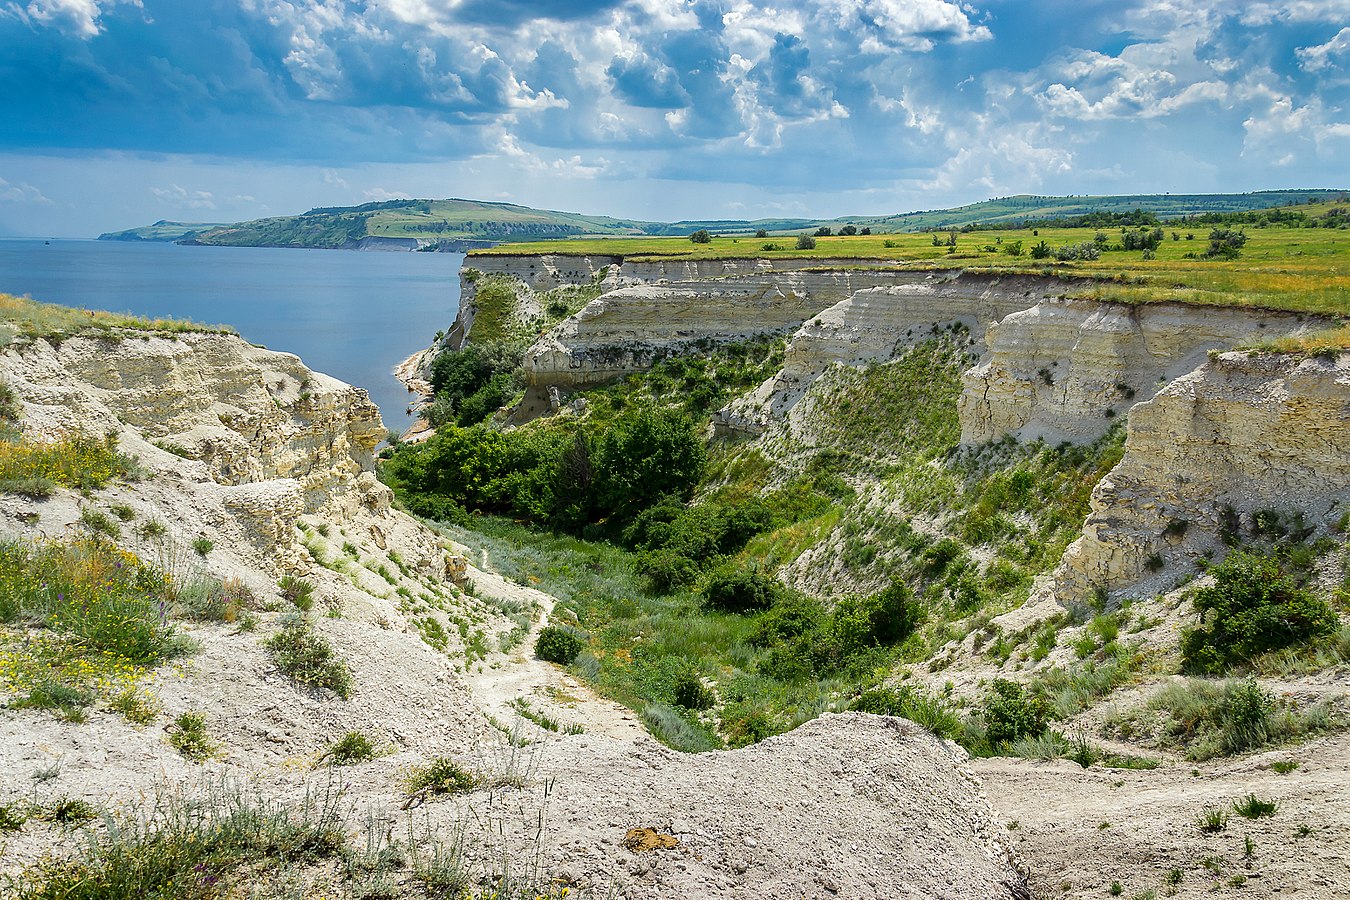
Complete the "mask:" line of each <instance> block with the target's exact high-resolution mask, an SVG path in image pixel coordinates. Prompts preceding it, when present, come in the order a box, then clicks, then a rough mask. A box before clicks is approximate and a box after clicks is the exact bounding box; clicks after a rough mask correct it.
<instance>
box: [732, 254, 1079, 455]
mask: <svg viewBox="0 0 1350 900" xmlns="http://www.w3.org/2000/svg"><path fill="white" fill-rule="evenodd" d="M881 277H882V278H884V280H885V282H886V283H885V284H884V285H881V286H873V287H861V288H859V289H858V290H855V291H854V292H853V293H852V294H850V295H849V296H848V297H846V298H845V299H843V300H841V301H839V302H838V303H836V304H834V305H833V306H831V307H830V308H828V309H825V310H823V311H822V312H820V314H818V315H816V316H815V317H814V318H812V319H811V320H810V321H808V322H806V324H804V325H802V327H801V328H799V329H798V330H797V331H796V332H795V333H794V334H793V335H792V337H791V339H790V340H789V341H788V345H787V352H786V355H785V358H784V364H783V369H782V371H781V372H780V373H779V374H777V375H776V376H774V377H773V378H771V379H769V380H768V381H766V382H764V384H762V385H760V386H759V387H758V388H756V389H755V390H754V391H752V392H751V393H749V394H747V395H745V396H743V397H739V398H737V399H736V400H734V401H733V402H732V403H731V404H729V405H728V406H727V407H726V408H724V409H722V410H720V411H719V412H718V413H717V416H716V417H715V419H714V425H715V426H716V428H717V429H718V432H719V433H720V434H726V435H741V436H746V435H756V434H759V433H761V432H763V430H764V429H765V428H766V427H767V426H768V425H769V423H770V422H771V421H774V420H777V419H781V418H782V417H783V416H785V415H787V414H788V412H789V411H790V410H791V409H792V408H793V407H794V406H795V405H796V404H797V403H798V401H800V400H801V399H802V398H803V397H804V396H805V395H806V393H807V391H808V390H809V388H810V387H811V385H812V384H814V383H815V381H816V379H818V378H820V377H821V376H822V375H823V374H824V373H825V372H826V371H828V370H829V368H830V367H831V366H833V365H836V364H841V365H847V366H856V365H862V364H865V363H871V362H882V361H885V360H887V359H890V358H892V357H894V356H895V355H896V354H897V353H898V352H900V350H902V349H903V348H904V347H907V346H910V345H912V344H914V343H916V342H918V341H920V340H923V339H924V338H925V337H928V336H929V335H931V334H932V333H933V332H934V331H935V330H938V329H945V328H947V327H950V326H952V325H956V324H960V325H961V326H962V327H964V329H965V331H966V333H967V334H968V335H969V343H970V344H971V346H972V347H973V348H982V347H983V344H984V340H985V331H986V329H987V328H989V327H991V326H993V325H994V324H995V323H996V322H998V321H999V320H1000V319H1002V318H1003V317H1004V316H1006V315H1008V314H1009V313H1011V312H1015V311H1017V310H1021V309H1026V308H1027V307H1028V306H1031V305H1032V304H1034V303H1036V302H1037V301H1038V300H1039V299H1040V298H1042V297H1043V296H1045V295H1046V293H1047V291H1048V290H1049V289H1050V288H1051V287H1052V286H1054V287H1058V286H1059V282H1056V281H1051V280H1048V279H1041V278H1028V277H1016V276H1015V277H1009V278H998V277H989V276H982V275H969V274H962V273H959V272H932V273H905V274H902V273H887V274H885V275H883V276H881Z"/></svg>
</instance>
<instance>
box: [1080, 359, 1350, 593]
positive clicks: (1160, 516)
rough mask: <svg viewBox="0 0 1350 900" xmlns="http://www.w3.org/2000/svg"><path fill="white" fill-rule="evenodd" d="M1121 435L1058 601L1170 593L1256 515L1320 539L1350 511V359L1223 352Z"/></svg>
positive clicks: (1135, 414) (1142, 407) (1133, 416)
mask: <svg viewBox="0 0 1350 900" xmlns="http://www.w3.org/2000/svg"><path fill="white" fill-rule="evenodd" d="M1128 428H1129V430H1128V433H1127V437H1126V441H1125V455H1124V457H1123V458H1122V459H1121V461H1120V462H1119V463H1118V464H1117V465H1116V466H1115V468H1113V469H1112V470H1111V472H1110V473H1109V474H1108V475H1107V476H1106V477H1105V478H1104V479H1103V480H1102V481H1101V482H1100V483H1098V485H1097V487H1096V489H1095V490H1094V491H1093V494H1092V512H1091V514H1090V515H1089V516H1088V519H1087V523H1086V524H1085V526H1084V528H1083V535H1082V537H1080V538H1079V539H1078V540H1077V541H1076V542H1075V543H1074V544H1073V545H1071V546H1070V547H1069V550H1068V552H1067V553H1066V554H1065V556H1064V559H1063V561H1062V562H1061V564H1060V567H1059V569H1058V571H1057V572H1056V574H1055V584H1056V587H1057V591H1058V593H1059V594H1060V598H1061V600H1062V601H1063V600H1065V599H1072V598H1075V597H1080V596H1082V595H1083V594H1084V593H1086V592H1088V591H1091V590H1094V589H1097V588H1103V589H1106V590H1119V589H1122V588H1126V587H1130V588H1131V589H1132V593H1135V594H1138V593H1140V592H1147V591H1148V590H1150V589H1151V588H1153V587H1162V586H1164V585H1167V586H1170V582H1172V581H1175V569H1174V568H1173V564H1175V563H1177V562H1181V561H1188V560H1193V558H1194V557H1196V556H1198V555H1200V554H1202V553H1205V552H1208V551H1218V552H1222V548H1221V547H1220V546H1219V536H1220V534H1221V533H1222V532H1223V531H1224V530H1234V531H1236V532H1238V533H1242V532H1245V531H1247V530H1248V529H1249V528H1250V525H1251V523H1252V515H1253V513H1255V512H1257V511H1260V510H1274V511H1276V512H1279V513H1292V512H1295V511H1297V512H1298V513H1301V515H1302V516H1303V520H1304V522H1305V523H1306V524H1307V525H1310V526H1313V527H1315V528H1319V529H1326V528H1328V527H1330V526H1331V525H1332V524H1333V523H1336V522H1337V521H1338V520H1339V519H1340V518H1341V516H1342V515H1343V514H1344V513H1345V511H1346V509H1347V508H1348V507H1347V506H1346V504H1347V503H1350V355H1341V356H1340V357H1339V358H1337V359H1328V358H1317V357H1313V358H1300V357H1298V356H1292V355H1284V354H1276V353H1248V352H1242V351H1235V352H1229V353H1223V354H1220V355H1217V356H1215V357H1214V358H1213V359H1211V360H1209V361H1208V362H1206V363H1205V364H1204V365H1203V366H1201V367H1200V368H1198V369H1197V370H1195V371H1194V372H1191V373H1189V374H1187V375H1184V376H1182V377H1180V378H1178V379H1177V380H1175V381H1173V382H1172V383H1171V384H1169V385H1168V386H1167V387H1166V388H1164V389H1163V390H1161V391H1159V392H1158V393H1157V395H1156V396H1154V397H1153V399H1152V400H1150V401H1148V402H1146V403H1140V404H1138V405H1136V406H1135V407H1134V409H1133V410H1132V411H1131V413H1130V421H1129V426H1128ZM1155 581H1156V582H1157V584H1156V585H1154V584H1153V582H1155Z"/></svg>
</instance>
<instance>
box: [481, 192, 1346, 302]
mask: <svg viewBox="0 0 1350 900" xmlns="http://www.w3.org/2000/svg"><path fill="white" fill-rule="evenodd" d="M1327 205H1328V206H1330V204H1327ZM1305 209H1310V207H1305ZM1216 227H1217V228H1218V229H1220V230H1225V229H1228V230H1231V231H1238V230H1241V232H1242V234H1243V235H1244V236H1245V243H1244V244H1243V245H1242V246H1241V247H1240V248H1237V256H1236V257H1235V258H1224V257H1223V256H1221V255H1220V256H1215V257H1212V258H1206V254H1207V253H1208V252H1210V250H1211V245H1212V243H1213V242H1212V241H1211V231H1212V230H1213V229H1215V228H1216ZM1145 230H1146V231H1148V232H1149V233H1154V232H1155V231H1156V229H1154V228H1149V229H1145ZM1161 231H1162V238H1161V241H1160V242H1157V243H1156V246H1153V247H1152V248H1150V249H1131V250H1123V249H1116V248H1119V247H1121V246H1122V245H1123V244H1124V243H1125V238H1126V237H1127V234H1128V233H1133V235H1132V236H1131V239H1132V241H1133V240H1135V237H1134V235H1137V234H1138V233H1139V232H1140V229H1138V228H1129V229H1124V230H1122V229H1120V228H1114V229H1110V230H1099V229H1093V228H1051V227H1042V228H1040V229H1036V230H1032V229H1022V230H1009V229H989V230H976V231H968V232H962V231H955V232H931V233H924V234H899V233H896V234H873V235H857V236H848V237H844V236H837V235H835V236H829V237H824V236H822V237H817V238H816V239H815V242H816V246H815V247H814V248H813V249H807V250H798V249H795V244H796V236H795V235H788V236H783V235H771V236H769V237H767V238H755V237H747V236H744V235H741V236H718V237H714V238H713V239H712V241H711V242H710V243H707V244H694V243H691V242H690V241H689V239H688V238H589V239H580V240H568V241H540V242H533V243H523V244H502V245H500V246H498V247H494V248H492V249H491V250H486V251H475V252H474V253H473V254H472V255H471V258H481V257H484V256H493V255H509V254H530V255H545V254H566V255H583V254H584V255H599V256H605V255H609V256H618V257H623V258H625V259H627V260H630V261H646V260H660V259H736V258H768V259H778V258H784V259H800V258H806V259H821V260H832V261H837V260H857V261H858V265H860V266H861V265H867V266H872V265H876V264H878V263H879V262H882V263H885V264H886V265H894V266H898V267H901V268H906V269H964V270H969V271H977V272H980V271H982V272H991V273H1009V274H1013V273H1016V274H1035V275H1050V276H1058V277H1064V278H1066V279H1068V281H1066V284H1065V290H1064V293H1065V296H1070V297H1081V298H1090V299H1097V300H1110V301H1117V302H1124V303H1157V302H1166V301H1174V302H1182V303H1195V304H1204V305H1211V306H1252V307H1263V308H1269V309H1282V310H1291V311H1295V312H1306V313H1318V314H1324V315H1332V316H1341V315H1350V229H1345V228H1339V229H1338V228H1291V227H1283V226H1267V227H1257V226H1250V225H1249V226H1226V225H1220V226H1211V225H1208V224H1205V225H1200V224H1183V223H1163V224H1162V225H1161ZM1103 238H1104V240H1103ZM952 240H954V241H955V243H954V244H951V243H949V242H950V241H952ZM1038 247H1043V249H1041V250H1040V251H1039V252H1041V253H1046V252H1048V253H1049V255H1046V256H1042V257H1040V258H1037V257H1036V256H1035V255H1034V254H1035V253H1036V252H1038V251H1037V248H1038ZM1075 247H1077V248H1082V247H1095V248H1097V253H1096V254H1095V258H1094V254H1093V253H1092V252H1091V251H1088V252H1087V253H1084V254H1081V255H1080V256H1079V258H1076V259H1059V258H1057V252H1058V253H1060V254H1064V253H1066V252H1068V253H1071V252H1072V249H1071V248H1075ZM470 265H472V262H470ZM1080 279H1081V280H1080Z"/></svg>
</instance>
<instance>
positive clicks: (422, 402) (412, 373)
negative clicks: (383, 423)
mask: <svg viewBox="0 0 1350 900" xmlns="http://www.w3.org/2000/svg"><path fill="white" fill-rule="evenodd" d="M433 350H434V348H431V347H428V348H426V349H424V350H418V351H417V352H416V353H414V354H413V355H412V356H409V357H408V358H407V359H405V360H403V361H402V362H401V363H399V364H398V365H396V366H394V377H395V378H397V379H398V380H399V381H401V382H402V383H403V386H404V387H406V388H407V389H408V393H410V394H416V395H417V396H416V398H415V399H413V400H410V401H409V402H408V410H409V411H410V412H411V413H412V414H413V415H415V416H416V419H414V420H413V423H412V424H411V425H409V426H408V428H407V429H406V430H405V431H404V432H403V434H402V435H400V436H399V440H400V441H403V442H413V443H416V442H418V441H424V440H426V439H427V438H429V437H431V436H432V435H433V434H435V433H436V430H435V429H434V428H432V427H431V423H430V422H428V421H427V420H426V419H425V418H423V417H422V416H421V415H420V412H421V410H423V409H425V408H426V407H427V406H428V405H429V404H430V403H431V401H432V400H433V399H434V398H433V391H432V388H431V382H429V381H427V380H426V379H424V378H422V377H421V376H420V375H419V374H418V369H419V368H421V365H422V361H423V360H424V359H425V358H426V356H427V354H428V353H432V352H433Z"/></svg>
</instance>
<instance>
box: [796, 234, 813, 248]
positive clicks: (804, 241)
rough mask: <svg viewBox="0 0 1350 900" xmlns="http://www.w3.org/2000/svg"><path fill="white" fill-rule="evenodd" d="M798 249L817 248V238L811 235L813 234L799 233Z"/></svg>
mask: <svg viewBox="0 0 1350 900" xmlns="http://www.w3.org/2000/svg"><path fill="white" fill-rule="evenodd" d="M797 249H798V250H814V249H816V239H815V238H813V237H811V235H809V234H800V235H797Z"/></svg>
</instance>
